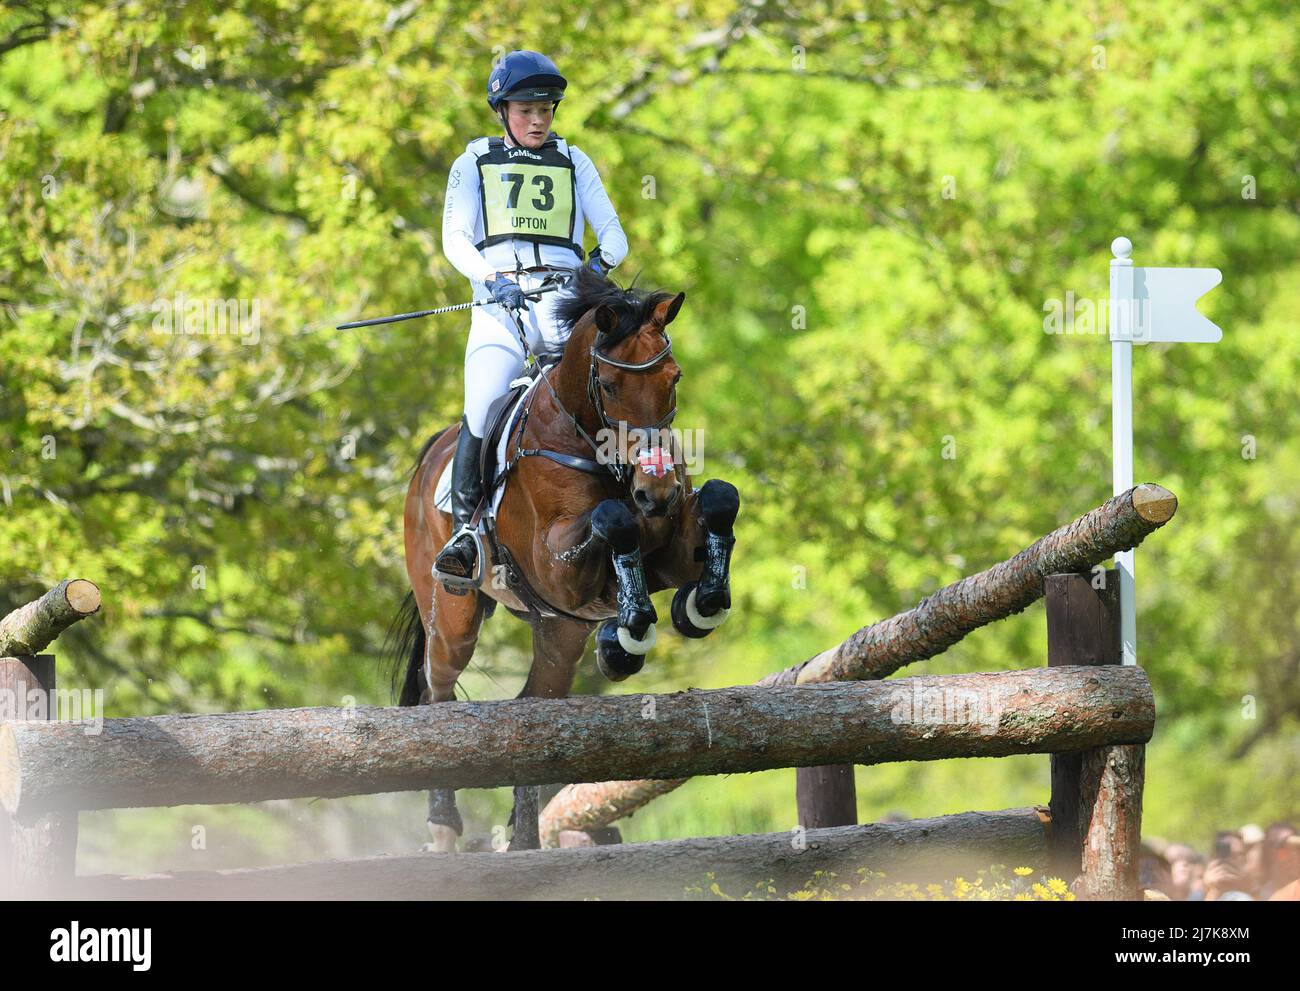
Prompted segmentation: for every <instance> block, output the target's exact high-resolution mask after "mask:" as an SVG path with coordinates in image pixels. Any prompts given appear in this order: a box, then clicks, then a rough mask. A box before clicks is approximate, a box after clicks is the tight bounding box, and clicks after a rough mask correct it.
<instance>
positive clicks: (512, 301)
mask: <svg viewBox="0 0 1300 991" xmlns="http://www.w3.org/2000/svg"><path fill="white" fill-rule="evenodd" d="M483 285H484V286H486V287H487V290H488V292H490V293H491V294H492V298H493V299H494V300H495V301H496V302H497V303H498V304H499V305H500V306H507V307H509V308H510V309H513V310H522V309H523V308H524V291H523V290H522V289H520V288H519V283H518V282H513V281H511V280H510V279H507V278H506V277H505V276H504V275H503V276H501V278H499V279H488V280H487V281H486V282H484V283H483Z"/></svg>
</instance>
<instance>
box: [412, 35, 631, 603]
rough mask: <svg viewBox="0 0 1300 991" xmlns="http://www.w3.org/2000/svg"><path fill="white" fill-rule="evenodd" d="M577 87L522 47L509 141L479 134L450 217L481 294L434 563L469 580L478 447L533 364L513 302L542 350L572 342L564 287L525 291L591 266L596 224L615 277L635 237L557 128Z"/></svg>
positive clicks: (516, 61)
mask: <svg viewBox="0 0 1300 991" xmlns="http://www.w3.org/2000/svg"><path fill="white" fill-rule="evenodd" d="M567 85H568V83H567V82H566V80H565V78H564V77H563V76H562V75H560V71H559V69H557V68H556V66H555V63H554V62H552V61H551V60H550V59H549V58H547V57H546V56H545V55H541V54H539V53H537V52H528V51H513V52H510V53H509V54H508V55H506V56H504V57H503V58H502V59H501V60H500V61H499V62H498V63H497V64H496V66H495V67H494V68H493V70H492V74H491V75H490V76H489V77H488V86H487V92H488V97H487V102H488V106H489V107H491V108H492V109H493V110H494V111H495V112H496V113H497V115H498V116H499V117H500V118H501V123H502V125H503V127H504V128H505V135H504V136H503V137H484V138H478V139H476V140H474V141H471V142H470V143H469V144H468V145H467V146H466V148H465V151H464V153H463V154H462V155H461V156H460V157H459V158H457V159H456V161H455V162H453V163H452V166H451V173H450V175H449V176H448V178H447V200H446V208H445V210H444V212H443V218H442V250H443V253H444V254H445V255H446V256H447V260H448V261H450V262H451V263H452V265H454V266H455V267H456V269H457V270H458V271H459V272H460V273H461V274H462V275H464V276H465V277H466V278H468V279H469V280H470V287H471V289H472V291H473V294H474V299H476V300H480V299H481V300H486V299H491V300H493V303H492V304H488V305H485V306H477V307H475V308H474V309H473V310H472V311H471V313H472V316H471V318H470V332H469V343H468V344H467V346H466V348H465V412H464V416H463V417H462V419H461V424H460V437H459V439H458V441H457V445H456V455H455V462H454V467H453V468H452V484H451V515H452V523H453V529H452V536H451V539H450V540H448V541H447V544H446V546H445V547H443V549H442V551H441V552H440V553H439V554H438V557H437V560H436V561H435V562H434V566H433V570H434V576H435V577H438V575H439V573H440V572H441V573H442V574H444V575H452V576H455V577H458V578H468V577H470V576H471V575H473V573H474V568H475V564H476V561H475V558H476V556H477V553H478V545H477V541H476V540H475V539H474V535H473V530H472V529H471V527H470V518H471V516H472V515H473V513H474V510H475V508H476V507H477V506H478V503H479V501H480V499H481V498H482V494H483V492H482V490H483V486H482V482H481V479H480V476H479V455H480V449H481V447H482V444H483V437H484V434H486V432H487V429H488V426H487V422H486V421H487V414H488V407H489V406H491V404H492V401H493V400H495V399H496V398H497V397H498V396H500V395H502V394H504V393H505V392H506V391H507V390H508V388H509V386H510V383H511V382H512V381H513V380H514V379H516V378H517V377H519V375H520V374H521V373H522V371H523V369H524V350H523V347H522V345H521V344H520V342H519V336H518V329H517V327H516V325H515V321H514V319H513V318H512V316H511V314H510V312H509V311H508V309H507V308H509V309H511V310H519V311H522V312H520V314H519V316H520V318H521V322H522V324H523V328H524V331H525V333H526V335H527V338H528V346H529V348H530V349H531V350H532V351H533V352H534V353H535V354H543V353H547V352H550V353H555V352H558V351H560V350H562V349H563V346H564V341H565V340H566V338H567V336H568V331H567V328H565V327H562V326H560V325H559V324H558V321H557V319H556V317H555V303H556V298H557V297H558V295H559V294H558V293H547V294H545V295H542V296H540V297H538V299H537V301H536V302H532V304H531V306H530V305H529V302H530V301H529V300H526V299H525V298H524V293H525V292H528V291H531V290H534V289H536V288H538V287H539V286H541V285H542V283H543V281H544V280H545V279H546V277H547V276H548V275H551V274H552V273H564V272H568V271H570V270H573V269H576V268H577V267H578V266H579V265H581V264H583V261H584V258H585V257H586V255H585V252H584V251H583V250H582V238H583V235H584V233H585V231H586V228H585V225H586V224H588V223H589V224H590V225H591V227H592V229H593V230H594V231H595V232H596V239H597V245H596V247H595V248H594V249H593V250H592V252H591V256H590V258H589V259H588V260H587V264H588V265H590V266H591V267H592V268H593V269H595V270H596V271H597V272H599V273H600V274H602V275H603V274H605V273H607V272H608V271H609V270H610V269H612V268H614V266H616V265H618V264H619V262H621V261H622V260H623V259H624V257H625V256H626V255H627V237H626V236H625V235H624V233H623V227H622V225H621V224H619V221H618V214H617V213H615V211H614V206H613V204H612V203H610V201H609V196H608V195H607V194H606V193H605V187H604V185H603V184H602V183H601V181H600V174H599V173H598V172H597V171H596V166H595V165H593V164H592V161H591V159H590V158H588V157H587V155H586V154H585V153H584V152H582V151H580V150H579V149H577V148H576V147H573V146H572V145H570V144H568V142H566V141H565V140H564V138H562V137H560V136H559V135H557V134H556V133H555V132H554V131H552V130H550V125H551V120H552V118H553V115H554V113H555V108H556V107H558V106H559V104H560V100H562V99H563V98H564V90H565V87H566V86H567Z"/></svg>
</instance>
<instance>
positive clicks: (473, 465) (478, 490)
mask: <svg viewBox="0 0 1300 991" xmlns="http://www.w3.org/2000/svg"><path fill="white" fill-rule="evenodd" d="M482 449H483V438H482V437H475V436H474V435H473V434H472V433H470V430H469V421H468V420H467V419H466V418H464V417H462V418H461V422H460V436H459V437H458V438H457V441H456V455H455V459H454V460H453V462H452V467H451V521H452V533H451V539H450V540H448V541H447V545H446V546H445V547H444V548H443V549H442V550H441V552H439V554H438V559H437V560H436V561H434V562H433V570H434V577H435V578H437V579H438V580H440V581H444V582H447V584H449V585H456V586H459V587H462V588H464V587H473V577H474V565H475V562H476V559H477V557H478V541H477V539H475V537H474V531H473V530H472V529H471V528H470V518H471V517H472V516H473V515H474V510H475V509H477V508H478V504H479V501H480V500H481V499H482V498H483V482H482V479H481V477H480V475H479V455H480V453H481V452H482ZM448 579H451V581H448ZM456 579H460V580H459V581H456Z"/></svg>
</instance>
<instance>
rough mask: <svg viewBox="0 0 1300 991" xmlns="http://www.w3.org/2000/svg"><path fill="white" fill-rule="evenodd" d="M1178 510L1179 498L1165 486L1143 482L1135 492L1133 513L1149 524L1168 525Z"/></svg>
mask: <svg viewBox="0 0 1300 991" xmlns="http://www.w3.org/2000/svg"><path fill="white" fill-rule="evenodd" d="M1177 509H1178V497H1177V496H1176V495H1174V494H1173V493H1172V492H1170V491H1169V490H1168V489H1167V488H1165V487H1164V486H1163V485H1157V484H1156V483H1155V482H1143V483H1142V484H1141V485H1139V486H1137V488H1135V489H1134V490H1133V511H1134V512H1135V513H1137V514H1138V516H1140V517H1142V519H1144V520H1146V521H1147V522H1148V523H1154V524H1157V525H1159V524H1161V523H1168V522H1169V521H1170V520H1171V519H1172V518H1173V515H1174V513H1175V512H1176V511H1177Z"/></svg>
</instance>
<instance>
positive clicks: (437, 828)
mask: <svg viewBox="0 0 1300 991" xmlns="http://www.w3.org/2000/svg"><path fill="white" fill-rule="evenodd" d="M429 835H430V836H431V837H433V842H432V843H426V844H424V846H422V847H420V851H421V852H422V853H455V852H456V830H454V829H452V828H451V827H450V826H444V825H442V823H439V822H431V823H429Z"/></svg>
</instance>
